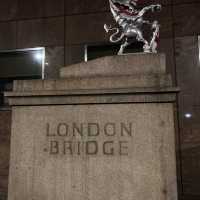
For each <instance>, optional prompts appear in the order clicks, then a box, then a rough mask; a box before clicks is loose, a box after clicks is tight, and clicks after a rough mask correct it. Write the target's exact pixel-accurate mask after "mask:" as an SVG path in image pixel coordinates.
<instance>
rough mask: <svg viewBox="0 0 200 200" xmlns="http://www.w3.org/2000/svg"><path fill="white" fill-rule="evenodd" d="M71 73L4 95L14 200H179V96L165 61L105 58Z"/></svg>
mask: <svg viewBox="0 0 200 200" xmlns="http://www.w3.org/2000/svg"><path fill="white" fill-rule="evenodd" d="M73 67H74V68H73ZM82 68H83V70H82ZM66 69H67V70H66ZM65 70H66V71H65V72H66V76H65V78H63V79H60V80H38V81H31V80H30V81H16V82H15V85H14V91H13V92H11V93H7V94H6V95H7V96H8V98H9V102H10V104H11V105H12V106H13V107H12V114H13V115H12V119H13V122H12V136H11V165H10V179H9V196H8V200H27V199H37V200H44V199H46V200H65V199H70V200H88V199H89V200H90V199H96V200H105V199H108V200H115V199H118V200H119V199H126V200H133V199H137V200H146V199H152V200H154V199H155V200H177V188H176V162H175V141H174V138H175V137H174V135H175V124H174V104H173V103H174V102H175V99H176V98H175V95H176V92H177V90H176V88H173V87H172V81H171V78H170V76H169V75H167V74H166V69H165V56H164V55H159V54H158V55H156V54H136V55H126V56H118V57H117V56H114V57H105V58H101V59H97V60H94V61H91V62H88V63H81V64H78V65H76V66H71V67H69V68H65ZM19 105H20V106H19Z"/></svg>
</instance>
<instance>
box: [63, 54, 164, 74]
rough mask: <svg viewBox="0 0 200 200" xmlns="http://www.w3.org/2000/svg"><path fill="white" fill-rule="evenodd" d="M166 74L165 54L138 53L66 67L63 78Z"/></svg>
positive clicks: (103, 58)
mask: <svg viewBox="0 0 200 200" xmlns="http://www.w3.org/2000/svg"><path fill="white" fill-rule="evenodd" d="M165 73H166V59H165V55H164V54H154V53H137V54H126V55H121V56H107V57H102V58H98V59H95V60H92V61H88V62H82V63H78V64H75V65H71V66H67V67H64V68H62V69H61V70H60V77H61V78H78V77H96V76H103V77H105V76H126V75H141V74H142V75H152V74H165Z"/></svg>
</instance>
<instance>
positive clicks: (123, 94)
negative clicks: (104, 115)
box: [5, 88, 179, 106]
mask: <svg viewBox="0 0 200 200" xmlns="http://www.w3.org/2000/svg"><path fill="white" fill-rule="evenodd" d="M178 91H179V88H157V89H155V88H129V89H127V88H125V89H104V90H69V91H66V90H64V91H58V90H57V91H34V92H33V91H32V92H7V93H5V96H6V97H8V99H9V104H10V105H12V106H13V105H14V106H23V105H29V106H34V105H35V106H36V105H76V104H112V103H114V104H115V103H117V104H119V103H168V102H172V103H174V102H175V101H176V94H177V92H178Z"/></svg>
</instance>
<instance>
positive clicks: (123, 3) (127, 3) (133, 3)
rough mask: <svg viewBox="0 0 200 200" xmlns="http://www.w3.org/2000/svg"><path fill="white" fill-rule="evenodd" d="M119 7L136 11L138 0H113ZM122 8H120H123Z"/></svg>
mask: <svg viewBox="0 0 200 200" xmlns="http://www.w3.org/2000/svg"><path fill="white" fill-rule="evenodd" d="M111 1H112V2H113V3H114V4H115V5H116V6H117V7H118V8H119V7H120V8H121V9H122V10H126V11H129V12H134V11H135V10H136V7H137V2H138V0H111ZM121 9H120V10H121Z"/></svg>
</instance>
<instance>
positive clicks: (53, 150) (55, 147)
mask: <svg viewBox="0 0 200 200" xmlns="http://www.w3.org/2000/svg"><path fill="white" fill-rule="evenodd" d="M58 153H59V143H58V141H51V142H50V154H58Z"/></svg>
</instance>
